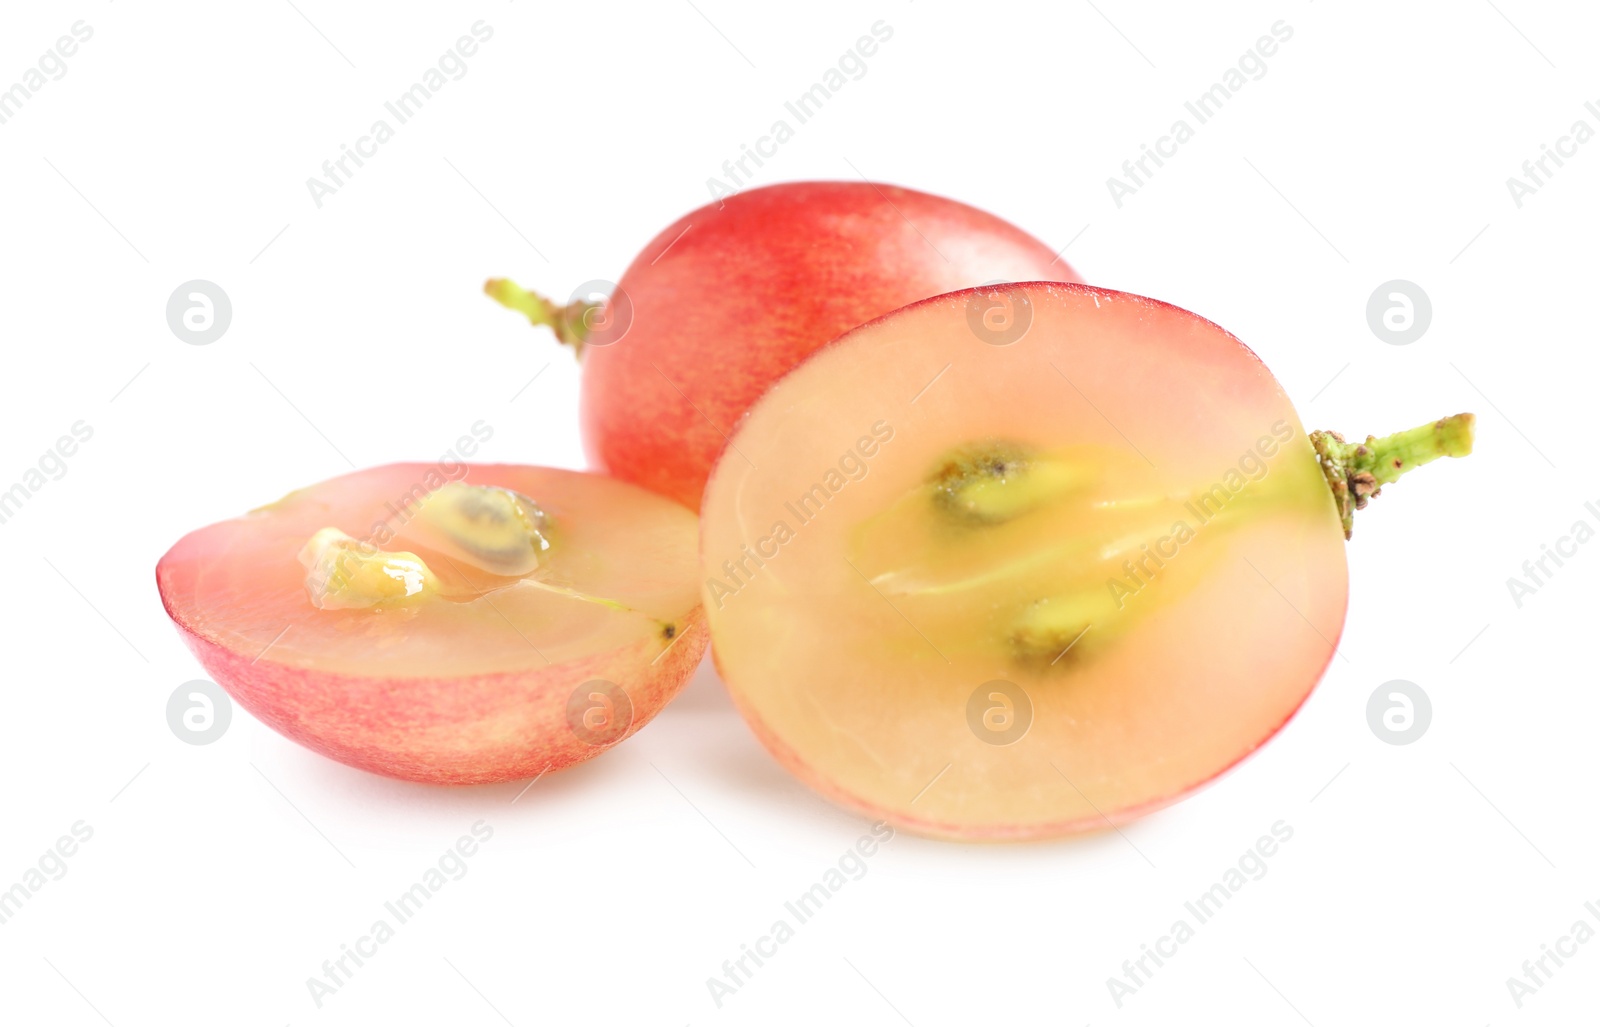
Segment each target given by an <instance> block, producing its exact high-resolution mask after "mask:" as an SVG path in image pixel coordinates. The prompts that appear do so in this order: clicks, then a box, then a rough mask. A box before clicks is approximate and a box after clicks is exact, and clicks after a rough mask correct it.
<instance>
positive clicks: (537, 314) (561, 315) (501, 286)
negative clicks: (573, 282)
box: [483, 278, 602, 359]
mask: <svg viewBox="0 0 1600 1027" xmlns="http://www.w3.org/2000/svg"><path fill="white" fill-rule="evenodd" d="M483 291H484V293H485V294H487V295H488V296H489V298H490V299H492V300H494V301H495V302H496V303H499V304H500V305H501V306H502V307H505V308H506V309H508V310H515V311H516V312H517V313H519V314H522V315H523V316H524V317H526V318H527V319H528V322H529V323H530V324H532V325H534V326H535V327H538V326H541V325H543V326H545V327H548V328H549V329H550V331H552V332H554V333H555V337H556V340H557V341H559V342H560V343H562V344H563V345H566V346H571V347H572V352H573V354H574V355H575V356H577V357H578V358H579V359H582V358H583V344H584V341H585V340H586V339H587V338H588V335H589V324H590V317H591V315H592V314H593V312H594V311H596V310H598V309H600V307H601V306H602V304H600V303H590V302H589V301H588V300H582V299H578V300H573V301H572V302H571V303H568V304H567V305H566V306H561V305H559V304H557V303H555V302H554V301H553V300H549V299H546V298H545V297H543V296H541V295H539V294H538V293H536V292H530V291H528V290H527V289H524V288H523V287H522V286H520V285H518V284H517V283H516V282H513V281H512V280H511V279H509V278H491V279H489V280H488V281H487V282H484V283H483Z"/></svg>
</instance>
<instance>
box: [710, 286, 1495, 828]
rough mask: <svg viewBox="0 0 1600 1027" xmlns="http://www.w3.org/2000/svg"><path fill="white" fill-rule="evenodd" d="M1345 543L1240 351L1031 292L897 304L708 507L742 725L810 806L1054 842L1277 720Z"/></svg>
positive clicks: (1297, 681) (1104, 295)
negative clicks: (802, 788)
mask: <svg viewBox="0 0 1600 1027" xmlns="http://www.w3.org/2000/svg"><path fill="white" fill-rule="evenodd" d="M1440 423H1441V424H1443V423H1444V422H1440ZM1466 430H1467V434H1468V440H1469V444H1470V419H1469V421H1468V422H1467V427H1466ZM1440 455H1444V454H1440ZM1448 455H1456V454H1448ZM1363 502H1364V497H1363ZM1344 545H1345V542H1344V533H1343V530H1342V526H1341V519H1340V509H1339V507H1338V505H1336V503H1335V501H1334V498H1333V497H1332V496H1331V495H1330V491H1329V481H1328V479H1327V478H1326V477H1325V475H1324V467H1323V463H1322V461H1321V460H1320V458H1319V455H1318V453H1317V452H1316V451H1314V450H1313V447H1312V443H1311V441H1310V440H1308V437H1307V434H1306V432H1305V429H1304V428H1303V427H1302V425H1301V424H1300V421H1299V418H1298V417H1297V416H1296V414H1295V410H1294V407H1293V406H1292V405H1291V404H1290V402H1289V400H1288V398H1287V397H1286V396H1285V395H1284V392H1283V390H1282V388H1280V387H1279V385H1278V383H1277V381H1276V380H1275V379H1274V378H1273V376H1272V374H1271V373H1270V372H1269V371H1268V370H1267V369H1266V367H1264V366H1263V365H1262V363H1261V361H1260V360H1259V359H1257V357H1256V356H1255V355H1254V354H1253V353H1252V352H1251V351H1250V350H1248V349H1247V348H1246V347H1245V346H1244V345H1243V344H1242V343H1240V342H1239V340H1238V339H1236V338H1234V337H1233V336H1232V335H1230V334H1228V333H1227V332H1226V331H1224V330H1222V329H1221V328H1219V327H1217V326H1216V325H1214V324H1212V323H1211V322H1209V321H1207V320H1205V319H1204V318H1201V317H1198V316H1196V315H1194V314H1191V313H1189V312H1187V311H1184V310H1180V309H1178V308H1176V307H1172V306H1169V305H1167V304H1164V303H1160V302H1157V301H1154V300H1149V299H1145V298H1142V297H1138V296H1133V295H1128V294H1125V293H1118V292H1111V291H1107V290H1102V289H1094V288H1090V287H1086V286H1078V285H1066V284H1059V283H1030V284H1022V285H1009V286H1000V287H993V288H984V289H978V290H969V291H966V292H962V293H954V294H950V295H946V296H940V297H935V298H933V299H930V300H926V301H923V302H920V303H916V304H913V305H911V306H909V307H905V308H902V309H900V310H898V311H896V312H894V313H892V314H889V315H887V316H885V317H882V318H880V319H878V320H876V321H873V322H871V323H869V324H866V325H863V326H862V327H860V328H857V329H855V330H853V331H851V332H849V333H846V334H845V335H844V336H842V337H841V338H839V339H838V340H836V341H834V342H833V343H831V344H830V345H828V346H827V347H825V348H823V349H822V350H820V351H819V352H818V353H817V354H815V355H814V356H813V357H811V358H810V359H809V360H808V361H807V362H805V363H804V364H802V365H801V366H800V367H798V368H797V369H796V370H794V371H793V372H791V373H790V374H789V375H787V376H786V377H785V378H783V379H782V380H781V381H780V382H779V383H778V384H777V385H775V386H774V387H773V388H772V389H771V390H770V391H769V392H768V393H767V394H766V395H765V396H764V397H763V398H762V399H761V400H760V402H759V403H757V404H756V406H755V407H754V408H753V410H752V411H751V413H750V415H749V417H748V418H747V419H746V420H745V421H744V423H743V424H742V426H741V427H740V429H739V431H738V432H737V433H736V434H735V435H734V436H733V438H732V440H731V443H730V446H729V448H728V451H727V452H726V453H725V454H724V455H723V457H722V459H721V460H720V462H719V463H718V465H717V467H716V469H715V472H714V473H713V476H712V478H711V480H710V483H709V485H708V487H707V491H706V495H705V498H704V503H703V506H702V522H701V559H702V574H703V576H704V578H705V580H704V582H703V584H702V591H703V597H704V602H705V606H706V610H707V616H708V618H709V620H710V623H711V629H712V634H713V636H714V639H715V642H714V654H715V659H716V662H717V666H718V668H719V670H720V672H721V674H722V677H723V678H724V680H725V681H726V682H727V684H728V687H729V689H730V690H731V692H732V694H733V696H734V699H735V701H736V703H737V705H738V706H739V708H740V709H741V710H742V711H743V713H744V714H745V715H746V717H747V718H748V719H749V721H750V722H751V724H752V725H753V726H754V728H755V730H756V732H757V733H758V734H759V736H760V737H761V738H762V740H763V741H764V742H765V744H766V745H767V747H768V748H769V749H770V750H771V751H772V753H773V754H774V755H775V756H776V757H777V758H778V759H779V760H780V761H781V762H783V763H784V764H785V765H787V766H788V767H789V768H790V769H791V770H793V771H794V772H795V773H797V774H798V775H799V776H801V777H802V778H803V779H805V780H806V781H808V782H809V783H811V784H812V785H813V786H814V787H816V788H817V789H818V790H819V791H821V792H822V793H823V794H825V795H827V796H829V797H831V798H833V799H835V800H837V801H840V802H842V803H844V804H846V805H849V806H851V807H854V808H856V809H860V810H863V811H866V812H868V813H870V814H871V815H872V816H875V817H885V818H887V819H888V820H890V821H891V822H892V823H895V824H897V825H900V826H903V827H905V828H908V829H911V830H914V831H917V832H921V833H924V834H929V835H935V836H944V837H964V838H993V839H1001V838H1036V837H1046V836H1051V835H1060V834H1066V833H1071V832H1075V831H1082V830H1093V829H1097V828H1104V827H1107V826H1109V825H1111V824H1115V823H1120V822H1123V821H1126V820H1129V819H1131V818H1133V817H1136V816H1139V815H1141V814H1143V813H1146V812H1148V811H1151V810H1153V809H1156V808H1159V807H1161V806H1163V805H1165V804H1167V803H1171V802H1173V801H1175V800H1177V799H1178V798H1180V797H1182V796H1183V795H1185V794H1187V793H1189V792H1191V791H1193V790H1194V789H1195V788H1197V787H1199V786H1201V785H1203V784H1204V783H1206V782H1207V781H1209V780H1211V779H1212V778H1214V777H1216V776H1217V775H1218V774H1220V773H1221V772H1223V771H1224V770H1226V769H1227V768H1229V767H1231V766H1233V765H1234V764H1235V763H1237V762H1238V761H1239V760H1241V759H1243V758H1244V757H1245V756H1246V755H1248V754H1249V753H1250V752H1251V751H1252V750H1254V749H1255V748H1256V747H1258V746H1259V745H1261V744H1262V743H1263V742H1264V741H1266V740H1267V739H1268V738H1270V737H1271V736H1272V735H1273V734H1274V733H1275V732H1276V731H1277V730H1278V729H1279V728H1281V727H1282V726H1283V725H1284V723H1285V722H1286V721H1287V720H1288V719H1289V718H1290V717H1291V716H1292V715H1293V714H1294V712H1295V710H1296V709H1298V708H1299V706H1300V705H1301V703H1303V702H1304V701H1305V699H1306V697H1307V695H1308V694H1309V693H1310V691H1311V689H1312V687H1313V686H1314V685H1315V684H1316V682H1317V680H1318V679H1319V678H1320V677H1321V675H1322V673H1323V670H1324V668H1325V667H1326V665H1327V663H1328V661H1329V659H1330V657H1331V656H1332V655H1333V653H1334V647H1335V645H1336V644H1337V642H1338V640H1339V635H1340V632H1341V630H1342V628H1343V624H1344V616H1345V603H1346V598H1347V575H1346V564H1345V553H1344Z"/></svg>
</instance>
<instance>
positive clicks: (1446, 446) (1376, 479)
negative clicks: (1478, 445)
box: [1311, 414, 1477, 539]
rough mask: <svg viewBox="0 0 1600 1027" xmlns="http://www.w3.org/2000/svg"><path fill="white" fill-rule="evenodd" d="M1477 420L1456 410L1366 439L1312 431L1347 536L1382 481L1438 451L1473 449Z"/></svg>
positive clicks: (1430, 458) (1388, 481)
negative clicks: (1419, 424)
mask: <svg viewBox="0 0 1600 1027" xmlns="http://www.w3.org/2000/svg"><path fill="white" fill-rule="evenodd" d="M1476 423H1477V418H1476V417H1475V416H1474V415H1472V414H1455V415H1454V416H1451V417H1443V418H1440V419H1439V420H1437V421H1433V422H1431V423H1429V424H1424V425H1422V426H1420V427H1417V428H1411V429H1408V430H1407V431H1400V432H1395V433H1394V434H1393V435H1385V436H1384V437H1383V438H1381V439H1380V438H1377V437H1376V436H1372V435H1368V436H1367V439H1366V441H1365V442H1346V441H1345V440H1344V436H1342V435H1340V434H1339V433H1338V432H1332V431H1314V432H1312V433H1311V448H1312V449H1315V450H1316V451H1317V461H1318V463H1320V464H1321V465H1322V475H1323V477H1324V478H1326V479H1327V482H1328V488H1329V489H1330V490H1331V491H1332V493H1333V501H1334V504H1335V505H1336V506H1337V507H1338V508H1339V520H1340V522H1341V523H1342V524H1343V525H1344V537H1345V538H1346V539H1348V538H1349V537H1350V533H1351V526H1352V524H1353V522H1354V519H1355V512H1356V511H1357V510H1360V509H1363V508H1364V507H1366V505H1367V502H1368V500H1370V499H1371V498H1372V497H1373V496H1376V495H1378V494H1379V490H1380V489H1382V488H1383V486H1385V485H1388V484H1391V483H1393V482H1396V481H1398V480H1400V477H1401V476H1402V475H1404V474H1406V473H1408V472H1409V471H1411V470H1412V469H1413V468H1416V467H1421V466H1422V465H1423V464H1426V463H1430V462H1431V461H1434V460H1437V459H1438V458H1439V457H1442V456H1451V457H1455V456H1466V455H1467V454H1468V453H1471V452H1472V433H1473V427H1474V425H1475V424H1476Z"/></svg>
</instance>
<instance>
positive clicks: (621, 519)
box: [156, 464, 706, 784]
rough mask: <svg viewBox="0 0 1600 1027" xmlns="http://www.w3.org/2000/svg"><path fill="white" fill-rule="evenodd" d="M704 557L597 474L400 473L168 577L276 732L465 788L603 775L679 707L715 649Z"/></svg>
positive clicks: (188, 634) (264, 521)
mask: <svg viewBox="0 0 1600 1027" xmlns="http://www.w3.org/2000/svg"><path fill="white" fill-rule="evenodd" d="M446 470H448V471H450V473H449V474H446V473H445V471H446ZM695 546H696V521H695V516H694V514H693V513H691V512H690V511H688V510H686V509H684V508H683V507H681V506H679V505H678V504H676V503H672V502H670V501H668V500H665V499H662V498H660V497H658V496H655V495H653V494H652V493H649V492H646V491H645V490H643V489H640V488H637V487H634V486H631V485H627V484H625V483H622V482H618V481H614V480H611V479H608V478H604V477H601V476H598V475H591V474H583V473H579V472H574V471H563V470H551V469H547V468H538V467H517V466H500V465H454V466H452V467H450V468H441V467H439V466H435V465H426V464H394V465H390V466H386V467H377V468H372V469H370V470H364V471H358V472H355V473H353V474H347V475H344V476H342V477H339V478H334V479H331V480H329V481H325V482H322V483H320V484H317V485H313V486H311V487H309V488H305V489H300V490H299V491H296V492H292V493H290V494H289V495H287V496H285V497H284V498H283V499H280V500H278V501H277V502H275V503H272V504H270V505H268V506H265V507H262V508H260V509H257V510H253V511H251V512H250V513H248V514H246V515H244V516H243V517H238V518H235V519H233V520H229V521H223V522H221V523H218V524H213V525H211V526H209V527H206V528H202V529H200V530H199V531H196V532H193V533H191V534H189V535H187V536H185V537H184V538H183V539H182V540H181V541H179V542H178V544H177V545H175V546H173V548H172V549H171V551H169V552H168V553H167V554H166V556H165V557H163V558H162V560H161V562H160V564H159V565H158V566H157V568H156V578H157V583H158V585H159V587H160V590H161V597H162V601H163V602H164V603H165V605H166V608H167V612H168V613H169V614H170V615H171V617H172V619H173V620H174V621H175V622H176V623H177V625H178V627H179V629H180V630H181V632H182V634H183V637H184V640H185V641H186V642H187V643H188V644H189V647H190V648H191V649H192V650H193V651H194V653H195V655H196V656H198V657H199V659H200V662H201V663H202V664H204V665H205V667H206V669H207V670H208V671H209V672H210V673H211V674H212V676H214V677H215V678H216V680H217V682H218V683H219V684H221V685H222V686H223V687H224V688H225V689H227V691H228V692H229V694H231V695H232V696H233V697H234V698H235V699H236V700H237V701H238V702H239V703H240V704H241V705H243V706H244V707H245V708H246V709H248V710H249V711H250V712H251V713H253V714H255V715H256V716H257V717H258V718H259V719H261V720H262V721H264V722H266V723H267V724H269V725H270V726H272V727H273V728H275V729H276V730H278V731H279V732H281V733H283V734H284V735H287V736H288V737H290V738H292V739H294V740H296V741H298V742H301V743H302V744H304V745H306V746H308V747H310V748H312V749H314V750H316V751H318V752H321V753H323V754H325V755H327V756H331V757H332V758H334V759H337V760H340V761H342V762H344V763H348V764H350V765H352V766H357V767H363V768H365V769H368V770H372V771H375V772H377V773H381V774H387V775H389V776H392V777H399V778H406V779H410V780H417V781H432V782H440V783H452V784H469V783H480V782H488V781H504V780H512V779H516V778H523V777H534V776H537V775H539V774H541V773H544V772H546V771H550V770H559V769H561V768H562V767H565V766H569V765H571V764H573V763H576V762H579V761H581V760H584V759H588V758H589V757H590V756H593V755H595V754H597V753H599V752H601V751H603V750H604V749H605V748H607V747H609V746H610V745H613V744H615V743H616V742H618V741H620V740H621V739H622V738H625V737H627V736H628V735H630V734H632V733H633V732H634V731H636V730H638V729H639V727H641V726H642V725H643V724H645V723H646V722H647V721H649V720H650V718H651V717H653V716H654V715H655V714H656V713H657V712H658V711H659V710H660V709H661V707H662V706H663V705H665V704H666V702H667V701H668V700H670V699H671V698H672V697H673V696H674V695H675V694H677V692H678V691H679V689H681V688H682V686H683V684H684V682H685V681H686V680H687V679H688V677H689V675H690V674H692V673H693V671H694V668H695V665H696V664H697V663H698V662H699V659H700V656H701V654H702V652H703V650H704V648H705V644H706V625H705V623H704V618H703V616H702V614H701V611H700V609H699V597H698V595H697V594H696V588H695Z"/></svg>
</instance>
